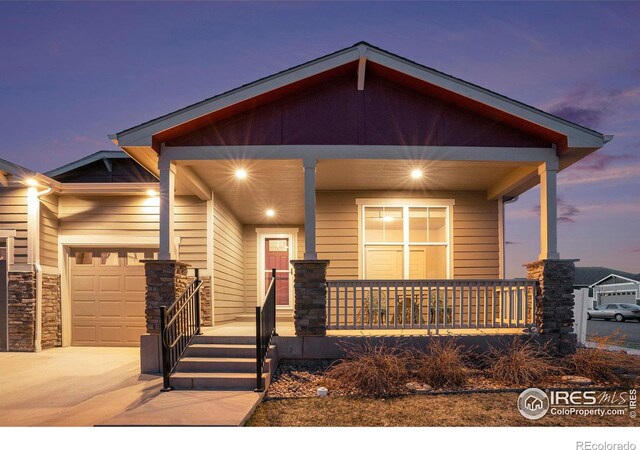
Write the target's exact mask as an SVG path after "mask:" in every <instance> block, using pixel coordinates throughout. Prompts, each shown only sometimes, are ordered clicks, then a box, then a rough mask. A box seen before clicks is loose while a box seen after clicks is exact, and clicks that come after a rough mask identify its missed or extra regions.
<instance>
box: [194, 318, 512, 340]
mask: <svg viewBox="0 0 640 450" xmlns="http://www.w3.org/2000/svg"><path fill="white" fill-rule="evenodd" d="M276 330H277V332H278V334H279V335H280V336H287V337H291V336H295V335H296V331H295V327H294V324H293V321H286V322H281V321H278V324H277V325H276ZM202 334H204V335H205V336H255V335H256V327H255V325H254V324H252V323H249V322H228V323H224V324H220V325H216V326H214V327H204V328H203V329H202ZM516 334H522V328H478V329H474V328H461V329H441V330H439V332H438V333H436V330H435V328H432V329H431V330H425V329H411V328H405V329H395V330H392V329H372V330H328V331H327V336H429V335H440V336H449V335H450V336H483V335H486V336H495V335H516Z"/></svg>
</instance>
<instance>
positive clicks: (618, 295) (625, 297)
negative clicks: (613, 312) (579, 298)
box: [574, 267, 640, 308]
mask: <svg viewBox="0 0 640 450" xmlns="http://www.w3.org/2000/svg"><path fill="white" fill-rule="evenodd" d="M639 286H640V274H634V273H630V272H624V271H622V270H617V269H611V268H609V267H576V277H575V282H574V290H580V289H587V290H588V291H586V292H585V296H586V298H587V299H588V301H589V307H593V308H595V307H596V306H598V305H602V304H607V303H636V304H640V287H639Z"/></svg>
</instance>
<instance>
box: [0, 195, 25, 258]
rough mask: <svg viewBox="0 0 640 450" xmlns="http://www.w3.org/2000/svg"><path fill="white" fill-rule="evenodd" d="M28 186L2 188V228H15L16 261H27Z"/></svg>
mask: <svg viewBox="0 0 640 450" xmlns="http://www.w3.org/2000/svg"><path fill="white" fill-rule="evenodd" d="M27 203H28V197H27V188H12V187H7V188H5V187H3V188H0V229H3V230H15V231H16V236H15V239H14V244H13V245H14V247H13V249H14V250H13V254H14V263H15V264H25V263H26V262H27V220H28V219H27V215H28V205H27Z"/></svg>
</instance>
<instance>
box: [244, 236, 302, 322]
mask: <svg viewBox="0 0 640 450" xmlns="http://www.w3.org/2000/svg"><path fill="white" fill-rule="evenodd" d="M257 228H260V229H263V230H268V229H269V227H268V226H265V225H245V226H244V254H245V278H244V285H245V293H246V299H247V304H246V308H247V311H253V309H254V308H255V307H256V305H257V304H258V303H257V302H258V300H263V299H260V298H259V297H258V233H257V231H256V229H257ZM279 228H289V229H291V228H297V229H298V234H297V237H296V250H297V256H296V258H298V259H304V225H281V226H278V227H277V228H274V229H273V233H278V232H279Z"/></svg>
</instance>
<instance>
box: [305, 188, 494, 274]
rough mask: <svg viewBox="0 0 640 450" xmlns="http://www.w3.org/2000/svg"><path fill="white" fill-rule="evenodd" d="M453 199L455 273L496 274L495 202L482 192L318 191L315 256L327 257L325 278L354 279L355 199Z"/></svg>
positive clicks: (356, 239)
mask: <svg viewBox="0 0 640 450" xmlns="http://www.w3.org/2000/svg"><path fill="white" fill-rule="evenodd" d="M367 197H368V198H393V197H398V198H434V199H453V200H455V205H454V207H453V244H454V245H453V263H454V264H453V277H454V278H498V276H499V265H500V264H499V242H498V202H497V201H488V200H486V193H485V192H477V191H453V192H451V191H438V192H429V193H428V194H422V193H421V194H416V193H411V192H376V191H366V192H355V191H348V192H328V191H327V192H318V193H317V232H316V233H317V251H318V258H321V259H329V260H331V264H330V265H329V269H328V274H327V276H328V278H329V279H345V278H346V279H357V278H359V270H358V208H357V205H356V199H357V198H367Z"/></svg>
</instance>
